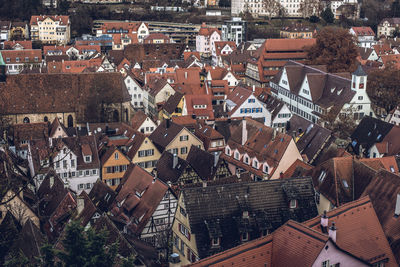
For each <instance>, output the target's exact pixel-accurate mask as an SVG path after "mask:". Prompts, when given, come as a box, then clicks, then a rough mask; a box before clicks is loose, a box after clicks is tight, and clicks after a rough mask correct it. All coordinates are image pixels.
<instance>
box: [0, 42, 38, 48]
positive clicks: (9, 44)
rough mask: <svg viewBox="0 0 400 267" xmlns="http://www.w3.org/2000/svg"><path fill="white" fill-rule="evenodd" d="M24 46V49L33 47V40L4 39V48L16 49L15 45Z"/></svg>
mask: <svg viewBox="0 0 400 267" xmlns="http://www.w3.org/2000/svg"><path fill="white" fill-rule="evenodd" d="M18 45H20V46H22V48H23V49H32V41H28V40H24V41H15V40H13V41H4V43H3V49H4V50H8V49H14V47H15V46H18Z"/></svg>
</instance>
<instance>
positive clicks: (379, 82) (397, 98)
mask: <svg viewBox="0 0 400 267" xmlns="http://www.w3.org/2000/svg"><path fill="white" fill-rule="evenodd" d="M399 84H400V70H397V69H395V68H394V67H392V66H390V65H389V66H387V67H386V68H385V69H382V70H375V71H373V72H371V73H370V74H369V75H368V84H367V93H368V96H369V97H370V98H371V101H372V103H374V104H375V105H377V106H378V107H381V108H384V109H385V110H386V112H389V111H391V110H392V109H394V108H395V107H396V106H398V105H400V86H399Z"/></svg>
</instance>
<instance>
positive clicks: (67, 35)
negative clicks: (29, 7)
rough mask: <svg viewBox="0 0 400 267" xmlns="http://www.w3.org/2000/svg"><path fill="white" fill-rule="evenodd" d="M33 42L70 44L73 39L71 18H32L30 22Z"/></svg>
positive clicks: (50, 16) (49, 16) (48, 16)
mask: <svg viewBox="0 0 400 267" xmlns="http://www.w3.org/2000/svg"><path fill="white" fill-rule="evenodd" d="M30 26H31V30H30V32H31V39H32V41H41V42H43V43H52V44H64V45H65V44H68V43H69V42H70V39H71V22H70V20H69V16H59V15H54V16H53V15H42V16H32V17H31V21H30Z"/></svg>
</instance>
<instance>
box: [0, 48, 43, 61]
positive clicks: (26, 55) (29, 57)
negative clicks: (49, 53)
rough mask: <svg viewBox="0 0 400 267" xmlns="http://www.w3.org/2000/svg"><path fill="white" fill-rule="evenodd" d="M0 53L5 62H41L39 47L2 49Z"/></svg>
mask: <svg viewBox="0 0 400 267" xmlns="http://www.w3.org/2000/svg"><path fill="white" fill-rule="evenodd" d="M1 55H2V56H3V60H4V62H6V64H24V63H27V64H33V63H36V64H40V63H41V62H42V50H40V49H24V50H2V51H1Z"/></svg>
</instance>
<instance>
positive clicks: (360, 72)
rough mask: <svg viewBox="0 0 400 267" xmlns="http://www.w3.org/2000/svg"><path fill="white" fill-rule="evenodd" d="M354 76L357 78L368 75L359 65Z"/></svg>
mask: <svg viewBox="0 0 400 267" xmlns="http://www.w3.org/2000/svg"><path fill="white" fill-rule="evenodd" d="M353 74H354V75H356V76H367V73H365V71H364V69H363V67H362V66H361V65H358V67H357V69H356V71H355V72H353Z"/></svg>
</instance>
